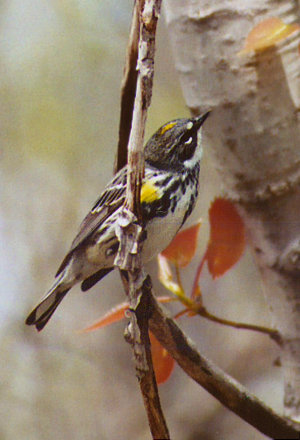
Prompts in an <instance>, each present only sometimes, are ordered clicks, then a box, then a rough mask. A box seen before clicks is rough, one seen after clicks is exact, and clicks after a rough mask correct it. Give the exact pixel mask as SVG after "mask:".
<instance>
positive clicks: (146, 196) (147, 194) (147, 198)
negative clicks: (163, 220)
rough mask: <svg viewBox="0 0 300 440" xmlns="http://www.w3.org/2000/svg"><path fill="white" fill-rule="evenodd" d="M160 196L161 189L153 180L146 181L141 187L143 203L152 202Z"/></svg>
mask: <svg viewBox="0 0 300 440" xmlns="http://www.w3.org/2000/svg"><path fill="white" fill-rule="evenodd" d="M159 198H160V190H159V188H157V187H156V186H155V185H154V183H152V182H150V181H149V182H145V183H143V185H142V188H141V203H143V202H145V203H152V202H155V200H158V199H159Z"/></svg>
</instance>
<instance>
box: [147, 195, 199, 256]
mask: <svg viewBox="0 0 300 440" xmlns="http://www.w3.org/2000/svg"><path fill="white" fill-rule="evenodd" d="M192 193H194V189H192V188H190V189H188V188H187V191H186V194H185V195H184V196H182V197H180V198H179V201H178V202H177V209H176V210H175V212H174V213H171V214H169V215H167V216H165V217H160V218H157V219H155V220H152V221H151V222H150V223H149V224H148V226H147V239H146V241H145V244H144V246H143V250H142V253H143V261H144V262H147V261H149V260H151V259H152V258H154V257H156V256H157V255H158V254H159V253H160V252H161V251H163V250H164V249H165V248H166V247H167V246H168V245H169V244H170V242H171V241H172V240H173V238H174V237H175V235H176V234H177V232H178V230H179V229H180V227H181V224H182V221H183V217H184V215H185V213H186V211H187V209H188V207H189V204H190V197H191V195H192Z"/></svg>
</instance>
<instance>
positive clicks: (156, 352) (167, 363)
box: [149, 332, 175, 385]
mask: <svg viewBox="0 0 300 440" xmlns="http://www.w3.org/2000/svg"><path fill="white" fill-rule="evenodd" d="M149 336H150V341H151V352H152V360H153V368H154V372H155V377H156V381H157V383H158V385H160V384H162V383H164V382H166V381H167V380H168V379H169V377H170V376H171V373H172V371H173V368H174V365H175V361H174V359H173V358H172V356H171V355H170V354H169V353H168V352H167V350H166V349H165V348H164V347H163V346H162V345H161V344H160V343H159V342H158V340H157V339H156V337H155V336H154V335H153V333H151V332H149Z"/></svg>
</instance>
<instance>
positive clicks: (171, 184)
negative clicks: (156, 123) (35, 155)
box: [26, 112, 210, 331]
mask: <svg viewBox="0 0 300 440" xmlns="http://www.w3.org/2000/svg"><path fill="white" fill-rule="evenodd" d="M209 113H210V112H206V113H204V114H202V115H200V116H196V117H193V118H181V119H174V120H172V121H170V122H167V123H166V124H164V125H163V126H161V127H160V128H159V129H158V130H157V131H156V132H155V133H154V134H153V135H152V137H151V138H150V139H149V141H148V142H147V143H146V145H145V148H144V158H145V174H144V178H143V181H142V185H141V193H140V207H141V216H142V220H143V225H144V231H145V236H146V238H145V240H144V243H143V247H142V251H141V252H142V254H141V258H142V261H143V263H146V262H148V261H149V260H151V259H152V258H154V257H155V256H156V255H158V254H159V253H160V252H161V251H163V250H164V249H165V248H166V247H167V246H168V244H169V243H170V242H171V241H172V239H173V238H174V237H175V235H176V234H177V232H178V231H179V229H180V228H181V227H182V226H183V224H184V223H185V221H186V219H187V218H188V217H189V216H190V214H191V213H192V211H193V209H194V207H195V203H196V199H197V196H198V187H199V173H200V161H201V157H202V150H203V148H202V139H201V138H202V125H203V123H204V122H205V120H206V119H207V117H208V115H209ZM126 183H127V165H125V166H124V167H123V168H122V169H121V170H120V171H119V172H118V173H117V174H115V176H114V177H113V178H112V180H111V181H110V182H109V183H108V185H107V186H106V187H105V189H104V191H103V192H102V194H101V195H100V197H99V199H98V200H97V202H96V203H95V204H94V206H93V207H92V209H91V211H90V212H89V213H88V214H87V216H86V217H85V218H84V220H83V222H82V223H81V225H80V228H79V232H78V234H77V235H76V237H75V239H74V240H73V242H72V244H71V248H70V250H69V252H68V253H67V255H66V256H65V258H64V260H63V261H62V263H61V265H60V267H59V269H58V271H57V273H56V276H55V282H54V284H53V286H52V287H51V289H50V290H49V291H48V293H47V294H46V296H45V297H44V298H42V299H41V301H40V302H39V303H38V304H37V306H36V307H35V308H34V309H33V310H32V312H31V313H30V314H29V316H28V317H27V319H26V324H27V325H34V326H35V327H36V329H37V330H38V331H40V330H42V329H43V328H44V326H45V325H46V324H47V322H48V321H49V319H50V318H51V316H52V315H53V313H54V311H55V310H56V308H57V306H58V305H59V304H60V302H61V301H62V300H63V298H64V297H65V295H66V294H67V293H68V291H69V290H70V289H71V288H72V287H73V286H74V285H75V284H77V283H81V290H82V291H84V292H85V291H87V290H88V289H90V288H91V287H92V286H94V285H95V284H96V283H97V282H98V281H100V280H101V279H102V278H103V277H104V276H105V275H107V274H108V273H109V272H111V271H112V270H113V269H114V260H115V257H116V255H117V252H118V248H119V242H118V239H117V236H116V231H115V229H116V222H117V219H118V215H119V213H120V211H121V209H122V207H123V205H124V202H125V197H126Z"/></svg>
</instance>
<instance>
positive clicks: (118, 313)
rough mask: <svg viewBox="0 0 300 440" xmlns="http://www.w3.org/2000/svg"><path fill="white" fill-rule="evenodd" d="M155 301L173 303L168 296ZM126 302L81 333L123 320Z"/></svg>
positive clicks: (126, 308)
mask: <svg viewBox="0 0 300 440" xmlns="http://www.w3.org/2000/svg"><path fill="white" fill-rule="evenodd" d="M157 301H158V302H160V303H168V302H171V301H174V299H173V298H171V297H170V296H159V297H158V298H157ZM128 307H129V305H128V302H124V303H121V304H118V305H117V306H116V307H114V308H112V309H111V310H109V311H108V312H107V313H106V314H105V315H104V316H102V318H100V319H99V320H98V321H96V322H95V323H94V324H92V325H91V326H89V327H87V328H85V329H83V330H82V332H86V333H88V332H92V331H94V330H98V329H99V328H103V327H106V326H107V325H110V324H113V323H114V322H118V321H121V319H123V318H125V313H126V310H128Z"/></svg>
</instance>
